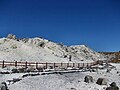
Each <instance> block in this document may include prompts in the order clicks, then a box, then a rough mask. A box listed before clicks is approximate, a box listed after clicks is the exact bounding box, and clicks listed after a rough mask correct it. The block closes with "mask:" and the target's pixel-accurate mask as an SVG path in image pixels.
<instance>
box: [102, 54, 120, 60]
mask: <svg viewBox="0 0 120 90" xmlns="http://www.w3.org/2000/svg"><path fill="white" fill-rule="evenodd" d="M100 53H101V54H103V55H104V56H105V57H106V58H107V59H108V60H112V62H120V52H100Z"/></svg>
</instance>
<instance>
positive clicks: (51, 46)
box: [0, 37, 104, 62]
mask: <svg viewBox="0 0 120 90" xmlns="http://www.w3.org/2000/svg"><path fill="white" fill-rule="evenodd" d="M101 58H104V56H103V55H101V54H99V53H97V52H95V51H93V50H91V49H90V48H88V47H86V46H85V45H78V46H70V47H68V46H65V45H61V44H58V43H54V42H51V41H49V40H46V39H43V38H38V37H36V38H25V39H9V38H0V60H5V61H32V62H33V61H36V62H92V61H94V60H98V59H101Z"/></svg>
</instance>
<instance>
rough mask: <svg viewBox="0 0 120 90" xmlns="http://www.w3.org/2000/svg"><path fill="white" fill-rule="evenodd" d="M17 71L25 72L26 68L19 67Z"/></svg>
mask: <svg viewBox="0 0 120 90" xmlns="http://www.w3.org/2000/svg"><path fill="white" fill-rule="evenodd" d="M18 71H19V73H25V72H26V68H19V69H18Z"/></svg>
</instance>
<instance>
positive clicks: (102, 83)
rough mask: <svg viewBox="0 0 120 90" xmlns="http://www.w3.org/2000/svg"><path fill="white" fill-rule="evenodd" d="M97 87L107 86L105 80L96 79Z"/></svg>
mask: <svg viewBox="0 0 120 90" xmlns="http://www.w3.org/2000/svg"><path fill="white" fill-rule="evenodd" d="M96 83H97V84H98V85H107V81H106V79H105V78H98V80H97V82H96Z"/></svg>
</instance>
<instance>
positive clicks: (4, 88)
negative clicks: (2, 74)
mask: <svg viewBox="0 0 120 90" xmlns="http://www.w3.org/2000/svg"><path fill="white" fill-rule="evenodd" d="M0 90H8V87H7V84H6V82H2V83H1V84H0Z"/></svg>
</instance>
